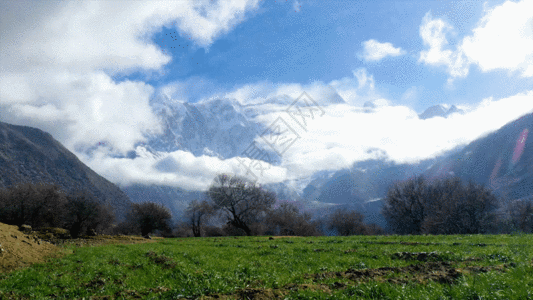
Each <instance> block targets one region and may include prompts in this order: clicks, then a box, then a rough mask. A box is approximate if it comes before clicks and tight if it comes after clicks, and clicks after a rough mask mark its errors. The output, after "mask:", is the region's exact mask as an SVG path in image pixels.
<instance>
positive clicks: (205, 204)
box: [185, 200, 215, 237]
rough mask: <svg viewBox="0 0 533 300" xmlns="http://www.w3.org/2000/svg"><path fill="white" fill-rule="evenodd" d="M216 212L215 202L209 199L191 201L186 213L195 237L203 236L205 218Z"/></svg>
mask: <svg viewBox="0 0 533 300" xmlns="http://www.w3.org/2000/svg"><path fill="white" fill-rule="evenodd" d="M214 212H215V208H214V205H213V203H210V202H209V201H207V200H203V201H201V202H200V201H198V200H193V201H192V202H191V203H189V206H188V207H187V209H186V211H185V214H186V218H187V220H188V224H189V226H190V227H191V229H192V232H193V234H194V236H195V237H200V236H202V225H203V224H204V223H205V221H206V220H205V219H206V218H208V217H209V216H211V215H212V214H213V213H214Z"/></svg>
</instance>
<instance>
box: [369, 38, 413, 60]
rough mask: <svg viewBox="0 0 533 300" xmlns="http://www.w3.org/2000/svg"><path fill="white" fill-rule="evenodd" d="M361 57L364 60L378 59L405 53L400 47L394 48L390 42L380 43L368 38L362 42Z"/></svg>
mask: <svg viewBox="0 0 533 300" xmlns="http://www.w3.org/2000/svg"><path fill="white" fill-rule="evenodd" d="M362 45H363V48H364V49H363V53H362V54H361V56H362V58H363V59H364V60H366V61H380V60H382V59H383V58H385V57H387V56H400V55H403V54H405V51H403V50H402V49H401V48H395V47H394V46H393V45H392V44H391V43H380V42H378V41H376V40H368V41H366V42H363V43H362Z"/></svg>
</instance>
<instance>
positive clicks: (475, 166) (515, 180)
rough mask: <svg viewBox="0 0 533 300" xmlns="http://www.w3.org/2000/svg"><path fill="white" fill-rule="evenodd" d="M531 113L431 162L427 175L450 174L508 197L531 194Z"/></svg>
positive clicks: (440, 175) (532, 127)
mask: <svg viewBox="0 0 533 300" xmlns="http://www.w3.org/2000/svg"><path fill="white" fill-rule="evenodd" d="M532 130H533V114H532V113H529V114H526V115H524V116H523V117H521V118H519V119H518V120H515V121H513V122H510V123H508V124H507V125H505V126H503V127H502V128H500V129H499V130H497V131H495V132H493V133H491V134H489V135H487V136H485V137H483V138H480V139H477V140H475V141H473V142H472V143H470V144H468V145H467V146H466V147H465V148H464V149H463V150H461V151H460V152H459V153H456V154H454V155H451V156H450V157H448V158H446V159H445V160H443V161H441V162H439V163H437V164H435V165H433V166H432V167H431V168H430V169H429V170H427V172H426V173H425V174H426V175H427V176H428V177H429V178H439V177H442V176H445V175H446V174H454V175H457V176H459V177H461V178H462V179H463V180H470V179H471V180H473V181H474V182H477V183H480V184H484V185H485V186H488V187H490V188H492V189H493V190H494V191H495V192H496V193H497V194H498V195H500V196H501V197H505V198H506V199H508V200H513V199H521V198H528V197H531V196H532V195H533V137H532V136H531V131H532Z"/></svg>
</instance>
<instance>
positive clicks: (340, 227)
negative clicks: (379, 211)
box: [328, 209, 366, 236]
mask: <svg viewBox="0 0 533 300" xmlns="http://www.w3.org/2000/svg"><path fill="white" fill-rule="evenodd" d="M364 218H365V216H364V215H363V214H361V213H360V212H357V211H345V210H343V209H337V210H336V211H335V212H334V213H332V214H331V215H330V217H329V222H328V223H329V225H328V230H334V231H336V232H337V233H338V234H339V235H344V236H347V235H363V234H366V226H365V223H364V222H363V220H364Z"/></svg>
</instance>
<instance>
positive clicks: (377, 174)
mask: <svg viewBox="0 0 533 300" xmlns="http://www.w3.org/2000/svg"><path fill="white" fill-rule="evenodd" d="M452 151H457V150H452ZM439 159H441V158H434V159H428V160H424V161H421V162H419V163H416V164H396V163H394V162H392V161H389V160H387V158H386V157H384V158H381V159H371V160H365V161H360V162H356V163H354V164H353V165H352V166H351V167H350V168H349V169H345V170H340V171H336V172H334V173H330V174H323V176H321V177H317V178H316V179H315V180H313V181H311V182H310V183H309V184H308V185H307V186H306V187H305V188H304V191H303V195H302V198H304V199H306V201H318V202H320V203H330V204H334V206H329V208H325V209H326V211H329V210H332V209H333V210H334V209H339V208H340V209H355V210H358V211H360V212H361V213H363V214H364V215H365V222H367V223H376V224H378V225H381V226H384V225H385V219H384V218H383V216H382V215H381V213H380V210H381V207H382V205H383V201H382V200H383V199H384V198H385V196H386V195H387V191H388V189H389V187H390V186H391V185H392V184H394V183H395V182H398V181H404V180H407V179H410V178H412V177H414V176H417V175H421V174H422V173H424V171H425V170H426V169H427V168H428V167H430V166H431V165H432V164H434V163H435V162H436V161H438V160H439ZM313 211H314V212H315V214H316V215H317V216H318V215H320V214H322V213H324V211H325V210H324V209H315V210H311V212H313Z"/></svg>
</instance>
